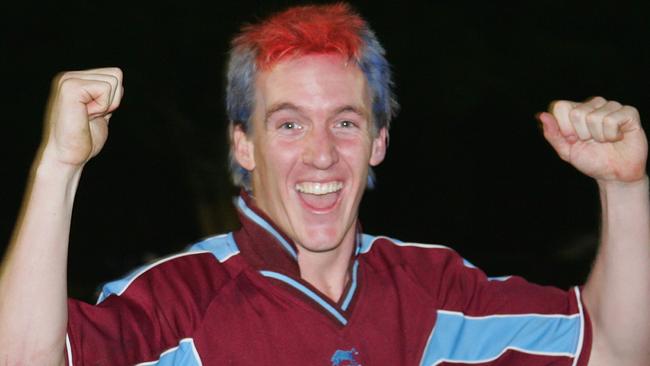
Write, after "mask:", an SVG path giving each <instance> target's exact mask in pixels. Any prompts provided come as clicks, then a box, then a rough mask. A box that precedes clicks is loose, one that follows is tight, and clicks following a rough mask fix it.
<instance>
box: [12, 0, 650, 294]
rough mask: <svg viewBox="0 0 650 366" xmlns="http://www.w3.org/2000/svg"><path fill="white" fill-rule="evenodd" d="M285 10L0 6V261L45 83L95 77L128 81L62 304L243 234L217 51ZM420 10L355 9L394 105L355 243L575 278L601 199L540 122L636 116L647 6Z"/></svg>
mask: <svg viewBox="0 0 650 366" xmlns="http://www.w3.org/2000/svg"><path fill="white" fill-rule="evenodd" d="M134 3H135V2H134ZM296 3H301V2H289V1H237V2H236V3H234V2H233V3H231V2H228V3H224V4H219V5H216V2H212V3H210V5H208V4H201V3H199V2H196V1H182V2H169V3H165V2H158V3H156V5H155V6H154V5H153V3H146V4H145V3H141V4H122V3H119V2H84V1H77V2H65V3H58V2H57V3H55V2H52V3H50V4H38V5H37V4H32V3H30V2H20V3H18V4H15V3H14V4H12V5H7V4H3V5H0V14H1V15H0V73H1V74H0V77H1V84H0V85H1V88H0V96H1V98H0V113H1V114H0V121H1V122H2V129H1V130H0V131H1V132H0V138H1V140H0V141H1V143H0V157H1V159H2V160H0V162H1V165H0V166H1V168H2V172H1V173H0V174H1V175H2V179H1V180H0V182H1V184H2V186H1V187H0V188H1V189H0V251H3V250H4V249H3V248H4V246H5V244H4V243H6V242H8V241H9V237H10V235H11V230H12V227H13V225H14V223H15V220H16V215H17V212H18V210H19V205H20V202H21V197H22V194H23V191H24V189H25V184H26V182H27V179H28V174H29V169H30V164H31V160H32V159H33V156H34V152H35V150H36V148H37V146H38V144H39V140H40V134H41V125H42V116H43V112H44V106H45V102H46V99H47V95H48V91H49V84H50V80H51V79H52V77H54V75H55V74H56V73H57V72H59V71H62V70H73V69H84V68H90V67H102V66H119V67H121V68H122V69H123V71H124V73H125V82H124V84H125V88H126V93H125V98H124V100H123V103H122V106H121V107H120V110H119V111H118V112H117V113H116V114H115V116H114V117H113V118H112V119H111V131H110V136H109V141H108V143H107V145H106V146H105V148H104V150H103V151H102V153H101V154H100V155H99V156H98V157H97V158H95V159H93V160H92V161H91V162H90V163H89V164H88V165H87V167H86V168H85V171H84V175H83V178H82V181H81V184H80V188H79V192H78V194H77V200H76V206H75V212H74V218H73V226H72V233H71V249H70V267H69V277H70V292H71V295H72V296H75V297H81V298H84V299H88V300H90V299H92V298H93V297H94V292H95V290H96V288H97V286H99V285H100V284H101V283H102V282H104V281H108V280H111V279H114V278H116V277H118V276H121V275H122V274H124V273H125V272H126V271H128V270H129V269H131V268H133V267H134V266H137V265H139V264H142V263H143V262H145V261H147V260H150V259H151V258H155V257H158V256H161V255H165V254H168V253H171V252H174V251H178V250H181V249H183V248H184V247H185V246H186V245H187V244H190V243H191V242H193V241H195V240H197V239H199V238H201V237H204V236H207V235H210V234H214V233H219V232H222V231H224V230H230V229H233V228H235V227H236V225H237V224H236V221H235V219H234V216H233V212H234V211H233V208H232V205H231V200H232V197H233V196H235V195H236V194H237V189H235V188H233V187H232V186H230V185H229V177H228V172H227V169H226V163H225V157H226V155H227V142H226V135H225V120H226V118H225V113H224V108H223V92H222V90H223V85H224V78H223V70H224V62H225V58H226V53H227V50H228V44H229V39H230V37H231V36H232V35H233V34H234V33H235V32H236V31H237V30H238V29H239V27H240V25H241V24H242V23H244V22H252V21H256V20H257V19H260V18H263V17H264V16H266V15H268V14H269V13H271V12H273V11H277V10H280V9H283V8H284V7H285V6H286V5H289V4H296ZM431 3H433V2H431ZM431 3H430V2H412V3H410V2H409V3H407V2H401V3H399V4H400V5H396V4H395V3H389V2H385V3H384V2H379V1H358V2H357V1H355V2H352V4H353V6H354V7H355V8H356V9H357V10H358V11H359V12H360V13H361V14H362V15H363V16H364V17H366V19H367V20H368V21H369V22H370V24H371V26H372V28H373V29H374V30H375V32H376V33H377V35H378V36H379V39H380V40H381V41H382V43H383V45H384V47H385V48H386V50H387V52H388V59H389V61H390V62H391V63H392V65H393V70H394V74H395V80H396V91H397V95H398V99H399V101H400V104H401V112H400V114H399V115H398V117H397V118H396V119H395V121H394V124H393V128H392V130H391V146H390V149H389V154H388V157H387V159H386V161H385V162H384V163H383V164H382V165H381V166H380V167H379V168H377V169H376V171H377V175H378V185H377V188H376V189H375V190H374V191H373V192H370V193H369V194H367V195H366V197H365V198H364V203H363V205H362V209H361V218H362V222H363V225H364V229H365V231H366V232H369V233H373V234H380V233H381V234H387V235H390V236H393V237H397V238H400V239H403V240H408V241H418V242H430V243H439V244H446V245H450V246H453V247H454V248H456V249H457V250H458V251H459V252H460V253H461V254H462V255H463V256H464V257H466V258H467V259H469V260H470V261H471V262H473V263H474V264H476V265H477V266H479V267H482V268H483V269H484V270H486V272H488V273H489V274H490V275H505V274H519V275H523V276H525V277H527V278H528V279H529V280H532V281H536V282H540V283H543V284H552V285H556V286H561V287H566V286H568V285H571V284H575V283H581V282H583V281H584V279H585V276H586V274H587V272H588V270H589V265H590V263H591V260H592V258H593V255H594V252H595V248H596V243H597V233H598V221H599V219H598V218H599V206H598V200H597V199H598V196H597V189H596V185H595V183H594V182H593V181H592V180H591V179H589V178H586V177H583V176H581V175H580V174H579V173H577V172H576V171H574V169H573V168H571V167H570V166H568V165H566V164H565V163H563V162H562V161H560V159H559V158H557V157H556V156H555V153H554V152H553V151H552V149H551V148H550V147H549V146H548V145H547V144H546V142H545V141H544V139H543V137H542V135H541V133H540V131H539V129H538V125H537V122H536V121H535V119H534V115H535V113H536V112H538V111H541V110H544V109H545V108H546V106H547V105H548V103H549V102H550V101H551V100H553V99H572V100H583V99H585V98H588V97H589V96H593V95H603V96H605V97H606V98H609V99H616V100H619V101H621V102H623V103H625V104H631V105H634V106H636V107H637V108H638V109H639V110H640V112H641V115H642V117H643V116H644V115H645V116H646V121H647V120H648V118H650V117H648V115H649V113H650V108H649V102H648V97H649V96H650V95H649V94H650V93H649V92H648V81H649V80H648V77H647V71H646V69H647V67H648V65H649V62H648V61H650V49H649V47H648V44H647V42H648V36H650V30H649V27H650V12H649V11H648V10H647V9H646V7H645V6H644V5H642V4H643V3H644V2H643V1H639V2H638V3H631V2H616V3H615V2H611V1H591V2H588V3H587V2H584V3H583V2H569V1H544V2H522V3H517V4H514V3H509V2H485V1H484V2H475V3H474V2H463V1H453V2H452V1H447V2H436V3H435V4H431ZM646 127H647V122H646ZM35 255H38V254H37V253H35Z"/></svg>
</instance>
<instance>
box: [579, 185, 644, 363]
mask: <svg viewBox="0 0 650 366" xmlns="http://www.w3.org/2000/svg"><path fill="white" fill-rule="evenodd" d="M648 189H649V188H648V178H647V177H645V178H644V179H642V180H640V181H637V182H632V183H618V182H599V191H600V197H601V205H602V238H601V247H600V251H599V254H598V256H597V258H596V262H595V264H594V268H593V270H592V274H591V276H590V278H589V280H588V281H587V284H586V286H585V289H584V299H585V302H586V305H587V308H588V310H589V311H590V315H591V318H592V324H593V326H594V335H595V337H594V342H595V343H596V344H595V346H596V345H597V347H594V349H595V350H596V349H606V350H607V354H608V355H609V356H608V358H612V359H610V360H609V362H616V364H619V365H627V364H629V365H641V364H648V362H650V352H649V351H648V348H649V346H650V311H648V309H650V199H649V195H648ZM607 364H609V363H607Z"/></svg>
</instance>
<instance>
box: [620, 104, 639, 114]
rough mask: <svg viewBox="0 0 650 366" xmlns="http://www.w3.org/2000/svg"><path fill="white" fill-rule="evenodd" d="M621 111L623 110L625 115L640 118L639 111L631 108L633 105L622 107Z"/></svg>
mask: <svg viewBox="0 0 650 366" xmlns="http://www.w3.org/2000/svg"><path fill="white" fill-rule="evenodd" d="M621 109H622V110H623V111H624V112H625V113H629V114H631V115H633V116H636V117H638V116H639V110H638V109H636V108H635V107H633V106H631V105H626V106H623V107H621Z"/></svg>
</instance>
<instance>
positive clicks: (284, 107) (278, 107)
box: [264, 102, 367, 121]
mask: <svg viewBox="0 0 650 366" xmlns="http://www.w3.org/2000/svg"><path fill="white" fill-rule="evenodd" d="M280 111H293V112H298V113H301V114H303V112H304V110H303V109H302V108H300V107H299V106H297V105H295V104H293V103H291V102H283V103H278V104H274V105H272V106H271V108H269V109H268V110H267V111H266V114H265V116H264V120H265V121H268V119H269V118H270V117H271V116H272V115H273V114H274V113H277V112H280ZM347 112H351V113H354V114H356V115H358V116H360V117H363V118H367V112H366V109H365V108H363V107H360V106H354V105H344V106H342V107H340V108H338V109H336V110H335V111H334V115H339V114H341V113H347Z"/></svg>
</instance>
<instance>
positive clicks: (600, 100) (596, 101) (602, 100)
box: [587, 95, 607, 104]
mask: <svg viewBox="0 0 650 366" xmlns="http://www.w3.org/2000/svg"><path fill="white" fill-rule="evenodd" d="M606 102H607V99H605V98H603V97H601V96H599V95H597V96H595V97H591V98H588V99H587V103H593V104H604V103H606Z"/></svg>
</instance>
